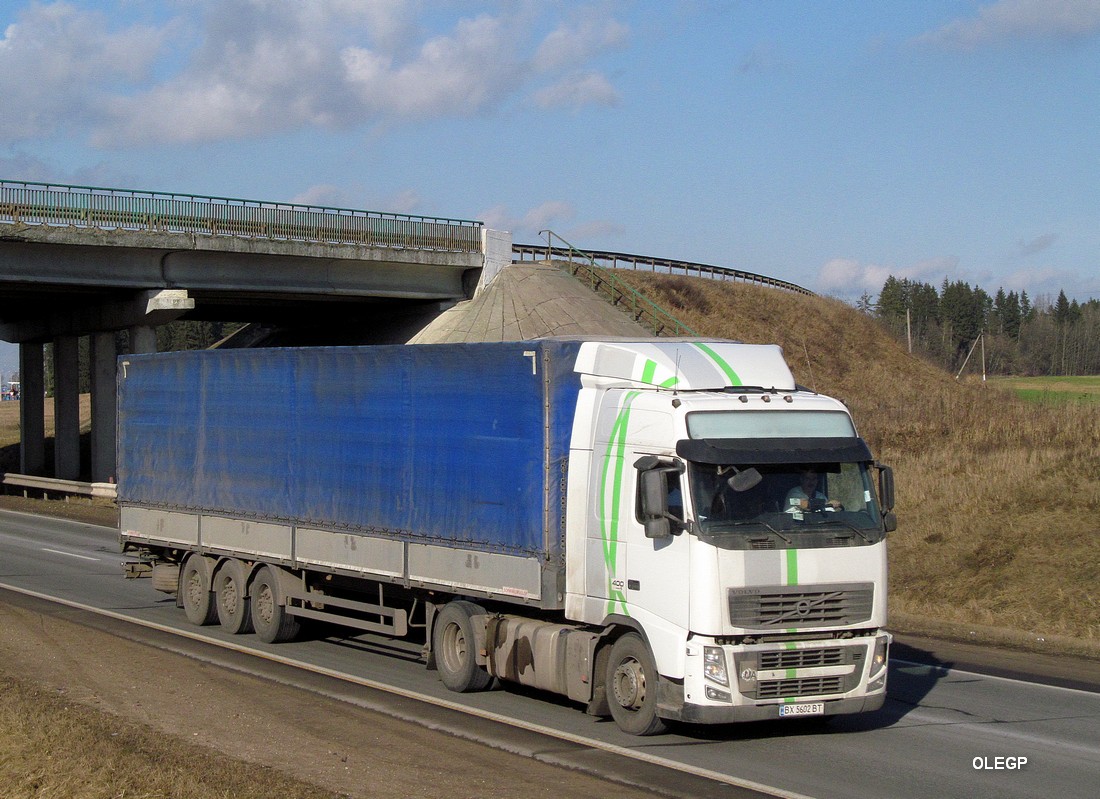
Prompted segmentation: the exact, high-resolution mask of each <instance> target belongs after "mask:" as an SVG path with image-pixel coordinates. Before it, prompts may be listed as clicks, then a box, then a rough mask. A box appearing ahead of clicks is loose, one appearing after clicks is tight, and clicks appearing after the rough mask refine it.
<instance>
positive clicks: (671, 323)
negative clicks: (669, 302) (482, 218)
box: [513, 230, 699, 336]
mask: <svg viewBox="0 0 1100 799" xmlns="http://www.w3.org/2000/svg"><path fill="white" fill-rule="evenodd" d="M539 235H545V236H546V240H547V242H550V241H551V239H557V240H558V241H560V242H561V243H562V244H563V245H564V246H563V247H544V248H543V249H542V252H543V253H544V254H547V256H548V257H547V258H546V259H545V260H547V261H551V262H552V261H554V260H558V259H560V260H563V261H565V264H566V266H567V268H568V269H569V271H570V273H572V275H573V277H575V278H577V279H578V280H580V281H581V282H583V283H587V284H588V287H589V288H590V289H592V290H593V291H594V292H596V293H597V294H599V295H600V296H601V297H603V298H604V299H605V300H607V301H608V302H610V303H611V304H612V305H614V306H615V307H617V308H619V309H620V310H622V311H624V312H626V313H628V314H630V315H631V316H632V317H633V318H634V321H635V322H637V323H638V324H640V325H642V326H643V327H646V328H647V329H649V330H651V331H653V335H655V336H697V335H699V334H698V333H696V332H695V331H694V330H692V329H691V328H690V327H688V326H687V325H686V324H684V323H683V322H681V321H680V320H679V319H677V318H676V317H675V316H673V315H672V314H671V313H669V312H668V311H666V310H665V309H664V308H662V307H661V306H660V305H658V304H657V303H655V302H653V301H652V300H650V299H649V298H648V297H646V296H645V295H644V294H642V293H641V292H639V291H638V290H637V289H635V288H634V287H632V286H630V285H628V284H627V283H625V282H624V281H623V280H620V279H619V278H617V277H616V276H615V275H614V274H612V273H611V272H609V271H607V270H606V269H602V268H600V267H599V266H597V265H596V262H595V260H593V258H592V256H591V255H590V254H589V253H587V252H585V251H584V250H579V249H577V248H576V247H574V246H573V245H572V244H570V243H569V242H568V241H566V240H565V239H563V238H562V237H561V236H559V235H558V234H557V233H555V232H554V231H552V230H543V231H540V233H539ZM514 251H515V248H514V247H513V252H514ZM555 256H556V257H555Z"/></svg>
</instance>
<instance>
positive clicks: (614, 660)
mask: <svg viewBox="0 0 1100 799" xmlns="http://www.w3.org/2000/svg"><path fill="white" fill-rule="evenodd" d="M604 687H605V689H606V691H607V704H608V705H610V707H611V716H612V718H614V719H615V723H616V724H618V725H619V729H621V730H622V731H623V732H626V733H629V734H631V735H656V734H657V733H660V732H664V731H665V723H664V721H662V720H661V718H660V717H659V716H658V715H657V665H656V663H655V662H654V660H653V655H651V654H650V653H649V647H648V646H646V643H645V641H644V640H642V637H641V636H640V635H638V634H637V633H627V634H626V635H624V636H622V637H621V638H619V639H618V640H617V641H615V643H614V644H612V645H611V656H610V657H609V658H608V659H607V672H606V676H605V679H604Z"/></svg>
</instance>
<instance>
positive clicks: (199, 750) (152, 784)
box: [0, 674, 336, 799]
mask: <svg viewBox="0 0 1100 799" xmlns="http://www.w3.org/2000/svg"><path fill="white" fill-rule="evenodd" d="M0 730H2V731H3V733H2V734H0V785H3V786H4V787H3V795H4V797H5V798H6V799H23V797H26V798H27V799H31V797H34V799H54V798H55V797H56V799H108V798H111V799H174V798H175V797H180V798H181V799H184V798H186V799H190V798H191V797H200V796H201V797H224V798H225V799H230V798H231V797H232V798H233V799H237V797H239V798H240V799H270V797H273V796H279V797H287V799H323V798H325V797H328V798H329V799H331V798H332V797H334V796H336V794H334V793H331V792H327V791H322V790H320V789H318V788H316V787H313V786H310V785H308V784H306V783H304V782H298V781H297V780H293V779H291V778H289V777H286V776H285V775H282V774H278V773H275V772H273V771H271V770H269V769H263V768H260V767H256V766H252V765H246V764H244V763H241V762H240V761H236V760H233V759H231V758H228V757H225V756H223V755H221V754H219V753H217V752H214V751H212V750H209V749H206V748H203V747H199V746H193V745H190V744H188V743H186V742H183V741H180V740H176V739H172V738H168V737H166V736H164V735H159V734H157V733H156V732H155V731H153V730H150V729H149V728H146V727H143V726H141V725H138V724H134V723H131V722H128V721H125V720H123V719H119V718H116V717H114V716H109V715H106V714H103V713H100V712H97V711H95V710H92V709H90V708H87V707H84V706H82V705H80V704H77V703H74V702H70V701H67V700H66V699H65V698H64V696H63V695H60V694H57V693H53V692H49V691H46V690H44V689H43V688H42V687H41V686H37V685H32V684H30V683H24V682H22V681H20V680H17V679H15V678H12V677H10V676H7V675H2V674H0ZM200 763H201V764H202V768H196V767H195V765H196V764H200Z"/></svg>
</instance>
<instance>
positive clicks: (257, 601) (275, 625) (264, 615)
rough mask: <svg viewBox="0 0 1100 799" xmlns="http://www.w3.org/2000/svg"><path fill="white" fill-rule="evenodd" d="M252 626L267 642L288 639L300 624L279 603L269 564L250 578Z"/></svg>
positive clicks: (249, 594) (276, 642) (299, 627)
mask: <svg viewBox="0 0 1100 799" xmlns="http://www.w3.org/2000/svg"><path fill="white" fill-rule="evenodd" d="M248 599H249V601H248V603H249V605H250V610H251V617H252V627H253V629H254V630H255V631H256V636H257V637H258V638H259V639H260V640H261V641H263V642H264V643H267V644H278V643H282V642H283V641H290V640H292V639H293V638H294V636H296V635H297V634H298V631H299V630H300V629H301V625H299V624H298V620H297V619H296V618H294V617H293V616H291V615H290V614H289V613H287V612H286V607H285V606H284V605H280V604H279V588H278V583H277V582H276V581H275V575H274V574H273V573H272V571H271V567H270V566H264V567H263V568H262V569H260V570H259V571H258V572H257V573H256V577H255V578H254V579H253V580H252V588H251V590H249V592H248Z"/></svg>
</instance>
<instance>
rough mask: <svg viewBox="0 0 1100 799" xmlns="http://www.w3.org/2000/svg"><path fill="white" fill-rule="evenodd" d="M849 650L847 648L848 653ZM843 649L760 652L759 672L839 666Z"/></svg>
mask: <svg viewBox="0 0 1100 799" xmlns="http://www.w3.org/2000/svg"><path fill="white" fill-rule="evenodd" d="M850 650H851V648H850V647H849V651H850ZM844 662H845V661H844V649H842V648H840V647H833V648H830V649H789V650H785V651H783V652H762V653H761V654H760V670H761V671H772V670H773V669H811V668H815V667H817V666H840V665H843V664H844Z"/></svg>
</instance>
